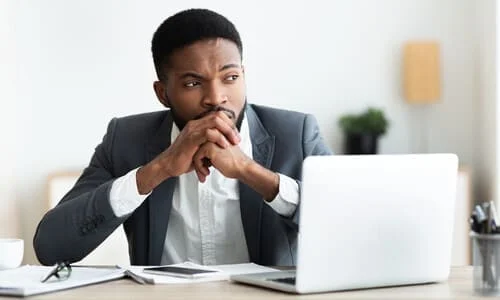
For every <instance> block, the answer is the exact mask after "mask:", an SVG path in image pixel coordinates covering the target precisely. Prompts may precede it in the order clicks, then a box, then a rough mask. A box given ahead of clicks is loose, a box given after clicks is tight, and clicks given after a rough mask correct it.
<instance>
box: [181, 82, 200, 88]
mask: <svg viewBox="0 0 500 300" xmlns="http://www.w3.org/2000/svg"><path fill="white" fill-rule="evenodd" d="M197 85H200V82H199V81H189V82H186V83H184V86H185V87H188V88H190V87H195V86H197Z"/></svg>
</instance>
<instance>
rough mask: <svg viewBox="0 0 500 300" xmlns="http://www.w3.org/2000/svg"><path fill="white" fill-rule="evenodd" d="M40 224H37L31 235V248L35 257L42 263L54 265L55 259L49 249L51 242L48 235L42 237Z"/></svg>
mask: <svg viewBox="0 0 500 300" xmlns="http://www.w3.org/2000/svg"><path fill="white" fill-rule="evenodd" d="M40 226H41V224H40V225H38V228H37V230H36V233H35V236H34V237H33V249H34V250H35V255H36V258H37V259H38V261H39V262H40V263H41V264H42V265H45V266H50V265H54V264H56V259H55V257H54V254H53V253H54V252H53V251H52V250H53V249H51V247H52V245H53V244H52V243H51V242H50V239H49V238H48V237H44V234H43V230H41V228H40Z"/></svg>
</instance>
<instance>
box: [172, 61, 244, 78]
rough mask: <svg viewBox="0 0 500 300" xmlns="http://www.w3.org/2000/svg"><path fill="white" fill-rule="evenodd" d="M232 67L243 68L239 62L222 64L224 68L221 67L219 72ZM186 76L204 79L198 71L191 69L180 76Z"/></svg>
mask: <svg viewBox="0 0 500 300" xmlns="http://www.w3.org/2000/svg"><path fill="white" fill-rule="evenodd" d="M231 68H241V66H240V65H239V64H227V65H224V66H222V68H220V69H219V72H222V71H225V70H227V69H231ZM186 77H193V78H196V79H203V76H202V75H200V74H198V73H196V72H191V71H188V72H185V73H182V75H181V76H180V78H186Z"/></svg>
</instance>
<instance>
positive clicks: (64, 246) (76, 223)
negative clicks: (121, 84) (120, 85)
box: [33, 119, 127, 265]
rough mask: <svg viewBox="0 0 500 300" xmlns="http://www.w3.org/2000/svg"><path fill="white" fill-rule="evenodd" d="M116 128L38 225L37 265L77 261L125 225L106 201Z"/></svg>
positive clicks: (114, 122)
mask: <svg viewBox="0 0 500 300" xmlns="http://www.w3.org/2000/svg"><path fill="white" fill-rule="evenodd" d="M116 126H117V120H116V119H113V120H112V121H111V122H110V123H109V125H108V130H107V133H106V135H105V136H104V138H103V140H102V142H101V144H100V145H98V146H97V147H96V149H95V152H94V154H93V156H92V159H91V161H90V164H89V166H88V167H87V168H86V169H85V170H84V172H83V174H82V175H81V176H80V178H79V179H78V181H77V183H76V184H75V186H74V187H73V188H72V189H71V190H70V191H69V192H68V193H67V194H66V195H65V196H64V197H63V199H62V200H61V201H60V202H59V203H58V204H57V206H56V207H54V208H53V209H51V210H50V211H48V212H47V213H46V214H45V215H44V216H43V218H42V220H41V221H40V223H39V224H38V227H37V230H36V233H35V236H34V238H33V245H34V249H35V253H36V255H37V258H38V260H39V261H40V263H42V264H44V265H53V264H55V263H57V262H62V261H65V262H70V263H73V262H76V261H79V260H81V259H83V258H84V257H85V256H87V255H88V254H89V253H90V252H91V251H92V250H94V249H95V248H96V247H97V246H99V244H101V243H102V242H103V241H104V240H105V239H106V238H107V237H108V236H109V235H110V234H111V233H112V232H113V231H114V230H115V229H116V228H117V227H118V226H119V225H120V224H122V223H123V221H125V219H126V217H127V216H124V217H121V218H118V217H116V216H115V215H114V213H113V209H112V208H111V205H110V201H109V194H110V189H111V187H112V184H113V181H114V178H115V176H114V174H113V168H112V165H113V161H112V155H111V151H112V148H113V139H114V134H115V131H116Z"/></svg>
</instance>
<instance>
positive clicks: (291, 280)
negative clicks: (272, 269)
mask: <svg viewBox="0 0 500 300" xmlns="http://www.w3.org/2000/svg"><path fill="white" fill-rule="evenodd" d="M268 280H269V281H275V282H279V283H286V284H291V285H295V277H285V278H274V279H268Z"/></svg>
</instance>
